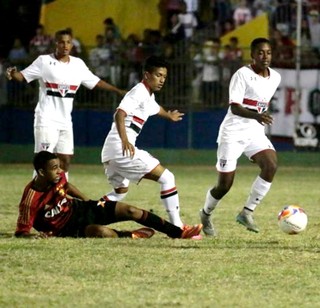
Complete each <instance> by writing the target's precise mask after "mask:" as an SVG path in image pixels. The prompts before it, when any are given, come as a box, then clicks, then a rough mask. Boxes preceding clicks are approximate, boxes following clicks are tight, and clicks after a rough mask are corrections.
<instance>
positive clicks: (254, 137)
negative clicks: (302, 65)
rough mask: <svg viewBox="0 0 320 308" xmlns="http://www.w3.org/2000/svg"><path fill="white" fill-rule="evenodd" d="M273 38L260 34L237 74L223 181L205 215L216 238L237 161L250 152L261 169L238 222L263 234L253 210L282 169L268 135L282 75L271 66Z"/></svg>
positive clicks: (222, 141) (223, 129)
mask: <svg viewBox="0 0 320 308" xmlns="http://www.w3.org/2000/svg"><path fill="white" fill-rule="evenodd" d="M271 52H272V51H271V46H270V42H269V40H267V39H265V38H257V39H255V40H253V41H252V43H251V58H252V63H251V64H250V65H248V66H243V67H242V68H240V69H239V70H238V71H236V72H235V73H234V75H233V76H232V78H231V81H230V85H229V109H228V112H227V114H226V116H225V118H224V120H223V122H222V124H221V126H220V129H219V135H218V140H217V141H218V150H217V164H216V168H217V171H218V181H217V184H216V185H215V186H214V187H213V188H212V189H209V190H208V192H207V195H206V200H205V203H204V207H203V209H201V210H200V218H201V222H202V224H203V231H204V233H205V234H206V235H208V236H215V235H216V232H215V230H214V227H213V224H212V221H211V217H210V215H211V214H212V211H213V210H214V209H215V208H216V206H217V205H218V203H219V201H220V200H221V199H222V198H223V197H224V196H225V195H226V194H227V193H228V191H229V190H230V188H231V186H232V184H233V180H234V176H235V172H236V167H237V160H238V158H239V157H240V156H241V155H242V154H245V155H246V156H247V157H248V158H249V159H250V160H251V161H253V162H254V163H256V164H257V165H258V166H259V167H260V174H259V175H258V176H257V178H256V179H255V181H254V183H253V185H252V187H251V191H250V195H249V197H248V199H247V201H246V203H245V205H244V208H243V210H242V211H241V212H240V213H239V214H238V216H237V217H236V221H237V222H239V223H240V224H242V225H244V226H245V227H246V228H247V229H248V230H250V231H253V232H259V228H258V226H257V225H256V224H255V222H254V219H253V212H254V210H255V208H256V207H257V205H258V204H259V203H260V201H261V200H262V199H263V198H264V197H265V196H266V194H267V193H268V191H269V189H270V187H271V183H272V180H273V177H274V175H275V173H276V169H277V155H276V151H275V149H274V147H273V145H272V143H271V142H270V140H269V139H268V138H267V136H266V134H265V125H270V124H272V116H271V115H270V114H269V113H268V112H267V110H268V107H269V103H270V100H271V98H272V97H273V95H274V93H275V91H276V90H277V87H278V86H279V83H280V81H281V76H280V74H279V73H278V72H276V71H275V70H273V69H271V68H270V67H269V65H270V62H271Z"/></svg>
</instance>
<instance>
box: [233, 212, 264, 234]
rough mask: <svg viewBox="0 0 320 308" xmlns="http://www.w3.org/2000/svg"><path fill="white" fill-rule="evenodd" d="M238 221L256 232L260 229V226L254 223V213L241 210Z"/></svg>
mask: <svg viewBox="0 0 320 308" xmlns="http://www.w3.org/2000/svg"><path fill="white" fill-rule="evenodd" d="M236 221H237V222H238V223H239V224H241V225H243V226H245V227H246V228H247V230H249V231H252V232H256V233H258V232H259V231H260V230H259V228H258V226H257V225H256V224H255V223H254V220H253V215H252V214H247V213H245V212H244V211H241V212H240V213H239V214H238V216H237V218H236Z"/></svg>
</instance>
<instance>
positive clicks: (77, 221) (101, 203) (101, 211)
mask: <svg viewBox="0 0 320 308" xmlns="http://www.w3.org/2000/svg"><path fill="white" fill-rule="evenodd" d="M116 204H117V202H114V201H105V200H103V199H100V200H98V201H94V200H89V201H82V200H78V199H74V200H73V204H72V207H73V214H72V216H71V219H70V220H69V221H68V223H67V224H66V225H65V226H64V228H63V229H62V230H61V232H60V233H59V234H58V236H60V237H84V236H85V228H86V227H87V226H88V225H92V224H97V225H109V224H112V223H115V222H117V219H116V217H115V208H116Z"/></svg>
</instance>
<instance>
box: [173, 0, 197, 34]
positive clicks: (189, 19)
mask: <svg viewBox="0 0 320 308" xmlns="http://www.w3.org/2000/svg"><path fill="white" fill-rule="evenodd" d="M180 7H181V12H180V13H179V15H178V17H179V22H180V23H181V24H182V26H183V28H184V33H185V37H186V39H187V40H191V39H192V37H193V33H194V30H195V29H196V28H197V26H198V20H197V18H196V16H195V15H194V13H193V12H188V11H187V5H186V3H185V2H184V1H182V3H181V6H180Z"/></svg>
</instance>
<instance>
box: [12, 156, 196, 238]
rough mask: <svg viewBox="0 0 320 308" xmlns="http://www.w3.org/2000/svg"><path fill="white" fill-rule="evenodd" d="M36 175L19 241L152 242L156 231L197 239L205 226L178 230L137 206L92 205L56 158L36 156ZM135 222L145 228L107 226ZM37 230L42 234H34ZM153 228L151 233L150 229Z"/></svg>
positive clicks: (26, 196)
mask: <svg viewBox="0 0 320 308" xmlns="http://www.w3.org/2000/svg"><path fill="white" fill-rule="evenodd" d="M33 165H34V168H35V170H36V172H37V176H36V178H34V179H33V180H32V181H31V182H30V183H29V184H28V185H27V186H26V187H25V189H24V192H23V195H22V198H21V201H20V205H19V216H18V221H17V227H16V231H15V235H16V236H17V237H48V236H59V237H131V238H150V237H151V236H152V235H153V234H154V230H153V229H155V230H157V231H159V232H162V233H165V234H167V235H168V236H169V237H171V238H182V239H187V238H197V236H198V235H199V234H200V232H201V229H202V225H201V224H199V225H195V226H189V227H187V228H183V229H182V228H179V227H177V226H175V225H173V224H171V223H169V222H167V221H165V220H164V219H162V218H161V217H159V216H157V215H154V214H153V213H150V212H148V211H145V210H143V209H140V208H137V207H135V206H132V205H129V204H126V203H122V202H115V201H109V200H105V199H103V198H101V199H100V200H98V201H93V200H90V199H89V198H87V197H86V196H85V195H84V194H83V193H82V192H81V191H80V190H79V189H77V188H76V187H75V186H74V185H72V184H71V183H69V182H68V181H67V179H66V176H65V172H64V171H62V169H61V168H60V162H59V159H58V157H57V155H56V154H53V153H50V152H48V151H41V152H39V153H37V154H36V155H35V157H34V160H33ZM127 220H133V221H135V222H137V223H139V224H141V225H143V226H145V227H146V228H140V229H138V230H134V231H118V230H115V229H111V228H108V227H107V226H106V225H108V224H111V223H115V222H120V221H127ZM32 228H34V229H35V230H37V231H38V232H40V233H39V234H32V233H31V229H32ZM151 228H152V229H151Z"/></svg>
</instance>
